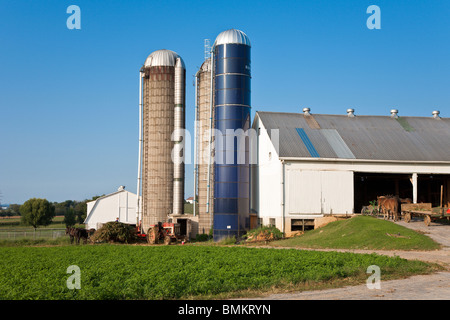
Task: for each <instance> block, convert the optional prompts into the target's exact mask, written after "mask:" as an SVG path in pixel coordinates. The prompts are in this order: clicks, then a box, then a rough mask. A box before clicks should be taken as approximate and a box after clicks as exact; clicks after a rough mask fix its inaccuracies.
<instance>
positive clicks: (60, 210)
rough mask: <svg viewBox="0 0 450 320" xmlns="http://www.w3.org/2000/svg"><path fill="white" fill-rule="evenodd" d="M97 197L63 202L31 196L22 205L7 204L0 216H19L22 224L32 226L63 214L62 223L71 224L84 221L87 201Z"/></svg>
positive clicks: (49, 221)
mask: <svg viewBox="0 0 450 320" xmlns="http://www.w3.org/2000/svg"><path fill="white" fill-rule="evenodd" d="M99 197H100V196H95V197H92V199H86V200H83V201H74V200H66V201H63V202H49V201H48V200H47V199H39V198H31V199H29V200H27V201H25V202H24V203H23V204H22V205H19V204H11V205H9V207H8V209H5V210H1V211H0V216H20V219H21V222H22V223H23V224H25V225H31V226H33V227H34V228H37V227H38V226H47V225H49V224H50V223H51V222H52V220H53V218H54V217H55V216H64V224H65V225H66V226H73V225H75V224H82V223H83V222H84V220H85V219H86V215H87V203H88V202H89V201H93V200H96V199H98V198H99Z"/></svg>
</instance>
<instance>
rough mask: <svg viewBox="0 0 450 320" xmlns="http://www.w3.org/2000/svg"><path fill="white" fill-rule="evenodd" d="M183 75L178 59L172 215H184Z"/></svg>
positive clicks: (183, 71)
mask: <svg viewBox="0 0 450 320" xmlns="http://www.w3.org/2000/svg"><path fill="white" fill-rule="evenodd" d="M185 73H186V71H185V69H184V66H183V65H182V61H181V59H180V58H178V59H177V62H176V65H175V110H174V132H173V134H174V139H173V140H174V159H173V160H174V170H173V214H183V213H184V159H183V158H184V156H183V155H184V145H185V142H184V128H185V107H184V104H185V93H184V88H185V77H186V74H185Z"/></svg>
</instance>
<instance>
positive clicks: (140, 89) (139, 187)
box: [136, 70, 144, 231]
mask: <svg viewBox="0 0 450 320" xmlns="http://www.w3.org/2000/svg"><path fill="white" fill-rule="evenodd" d="M143 77H144V73H143V72H142V70H140V71H139V152H138V179H137V191H136V193H137V197H136V198H137V203H136V226H137V227H138V228H139V231H141V230H140V225H141V223H140V222H141V216H140V214H141V210H140V208H141V201H140V200H141V199H140V194H141V163H142V81H143Z"/></svg>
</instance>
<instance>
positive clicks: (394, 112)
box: [391, 109, 398, 119]
mask: <svg viewBox="0 0 450 320" xmlns="http://www.w3.org/2000/svg"><path fill="white" fill-rule="evenodd" d="M391 118H394V119H397V118H398V110H397V109H391Z"/></svg>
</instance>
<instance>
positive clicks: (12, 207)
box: [9, 204, 20, 216]
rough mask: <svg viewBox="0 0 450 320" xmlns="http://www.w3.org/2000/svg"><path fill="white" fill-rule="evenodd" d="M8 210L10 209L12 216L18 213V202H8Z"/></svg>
mask: <svg viewBox="0 0 450 320" xmlns="http://www.w3.org/2000/svg"><path fill="white" fill-rule="evenodd" d="M9 210H10V211H11V214H12V215H13V216H18V215H20V204H10V205H9Z"/></svg>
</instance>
